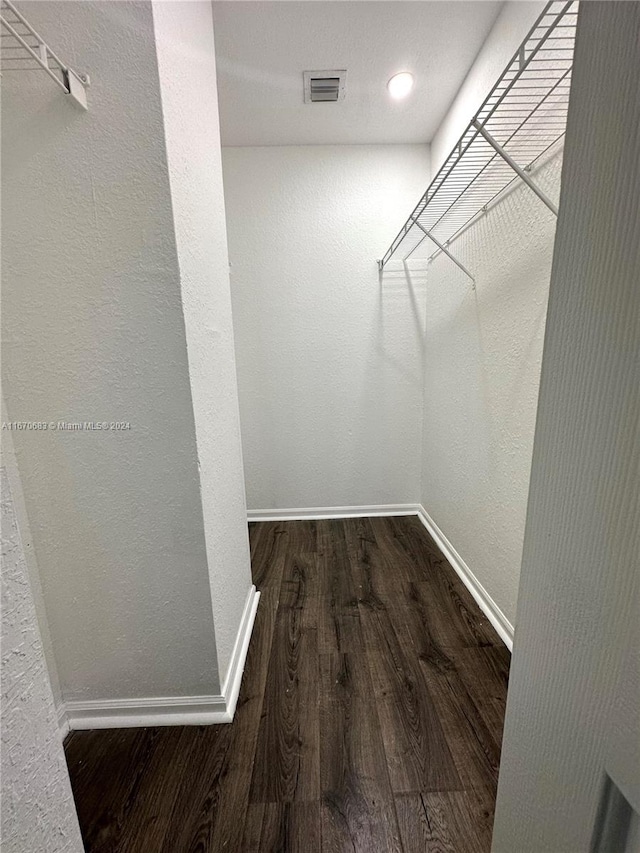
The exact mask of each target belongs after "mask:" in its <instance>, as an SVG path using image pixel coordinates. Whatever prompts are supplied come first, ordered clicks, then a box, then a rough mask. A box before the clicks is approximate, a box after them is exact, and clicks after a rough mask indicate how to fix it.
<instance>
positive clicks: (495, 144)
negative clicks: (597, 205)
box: [471, 118, 558, 216]
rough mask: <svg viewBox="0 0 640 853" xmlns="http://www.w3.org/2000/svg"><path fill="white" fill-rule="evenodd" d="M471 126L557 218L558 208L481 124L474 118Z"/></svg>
mask: <svg viewBox="0 0 640 853" xmlns="http://www.w3.org/2000/svg"><path fill="white" fill-rule="evenodd" d="M471 124H472V125H473V126H474V127H475V129H476V130H477V131H478V133H480V134H481V135H482V136H483V137H484V138H485V139H486V140H487V142H488V143H489V145H490V146H491V147H492V148H494V149H495V150H496V151H497V152H498V154H499V155H500V156H501V157H502V159H503V160H504V161H505V163H508V164H509V166H511V168H512V169H513V171H514V172H515V173H516V174H517V175H518V177H520V178H522V180H523V181H524V182H525V184H526V185H527V186H528V187H529V188H530V189H532V190H533V191H534V193H535V194H536V195H537V196H538V198H539V199H541V200H542V201H543V202H544V203H545V204H546V205H547V207H548V208H549V210H550V211H551V212H552V213H553V214H555V215H556V216H557V215H558V208H557V207H556V205H555V204H554V203H553V202H552V201H551V199H550V198H549V196H548V195H547V194H546V193H544V192H543V191H542V190H541V189H540V187H539V186H538V185H537V184H535V183H534V182H533V181H532V180H531V178H530V177H529V175H527V173H526V172H525V170H524V169H521V168H520V166H518V164H517V163H516V161H515V160H514V159H513V157H511V156H510V155H509V154H507V152H506V151H505V150H504V148H503V147H502V145H500V143H499V142H496V140H495V139H494V138H493V136H491V134H490V133H489V131H488V130H486V129H485V128H484V126H483V125H482V124H480V122H479V121H478V119H477V118H474V120H473V121H472V122H471Z"/></svg>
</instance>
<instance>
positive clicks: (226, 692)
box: [222, 584, 260, 722]
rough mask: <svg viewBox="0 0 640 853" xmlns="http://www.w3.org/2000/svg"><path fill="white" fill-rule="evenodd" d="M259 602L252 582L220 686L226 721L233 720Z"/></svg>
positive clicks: (258, 596)
mask: <svg viewBox="0 0 640 853" xmlns="http://www.w3.org/2000/svg"><path fill="white" fill-rule="evenodd" d="M259 603H260V593H259V592H258V590H257V589H256V588H255V586H254V585H253V584H252V585H251V589H250V590H249V594H248V595H247V600H246V601H245V605H244V610H243V611H242V618H241V619H240V626H239V628H238V633H237V634H236V641H235V643H234V646H233V652H232V653H231V660H230V661H229V666H228V668H227V675H226V678H225V680H224V684H223V686H222V695H223V696H224V701H225V704H226V707H227V714H228V715H229V720H228V722H231V721H232V720H233V716H234V714H235V712H236V705H237V704H238V694H239V693H240V685H241V683H242V674H243V672H244V665H245V663H246V660H247V652H248V651H249V642H250V640H251V634H252V633H253V623H254V622H255V620H256V613H257V612H258V604H259Z"/></svg>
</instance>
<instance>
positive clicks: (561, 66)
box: [378, 0, 578, 281]
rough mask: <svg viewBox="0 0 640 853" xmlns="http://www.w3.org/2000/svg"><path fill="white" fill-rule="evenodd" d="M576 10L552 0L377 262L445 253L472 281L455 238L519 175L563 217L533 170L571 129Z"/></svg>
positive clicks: (572, 0)
mask: <svg viewBox="0 0 640 853" xmlns="http://www.w3.org/2000/svg"><path fill="white" fill-rule="evenodd" d="M577 11H578V0H550V2H548V3H547V5H546V6H545V8H544V9H543V11H542V13H541V14H540V16H539V17H538V19H537V20H536V22H535V24H534V25H533V27H532V28H531V30H530V31H529V33H528V35H527V36H526V38H525V39H524V41H523V42H522V44H521V45H520V47H519V48H518V50H517V51H516V53H515V54H514V56H513V58H512V59H511V62H510V63H509V64H508V65H507V67H506V68H505V70H504V71H503V72H502V74H501V76H500V77H499V79H498V81H497V82H496V84H495V86H494V87H493V89H492V90H491V92H490V93H489V95H488V96H487V98H486V99H485V101H484V102H483V104H482V106H481V107H480V109H479V110H478V112H477V113H476V115H475V116H474V117H473V118H472V120H471V121H470V122H469V124H468V126H467V129H466V130H465V132H464V133H463V134H462V136H461V137H460V139H459V140H458V142H457V143H456V145H455V146H454V148H453V150H452V151H451V153H450V154H449V156H448V157H447V159H446V160H445V161H444V164H443V165H442V167H441V168H440V169H439V171H438V173H437V174H436V176H435V177H434V179H433V180H432V181H431V183H430V185H429V187H428V189H427V191H426V192H425V194H424V195H423V196H422V198H421V199H420V201H419V202H418V204H417V205H416V207H415V209H414V210H413V212H412V213H411V215H410V216H409V218H408V219H407V221H406V222H405V224H404V225H403V226H402V228H401V229H400V232H399V233H398V235H397V236H396V238H395V239H394V241H393V242H392V244H391V245H390V246H389V248H388V250H387V251H386V253H385V255H384V256H383V257H382V259H381V260H379V261H378V269H379V270H380V272H381V273H382V271H383V270H384V268H385V266H386V264H387V263H388V262H389V261H390V260H391V259H393V258H401V259H402V260H405V261H406V260H408V259H409V257H411V256H413V257H414V258H424V259H426V260H427V261H431V260H433V259H434V258H435V257H436V256H437V255H439V254H440V253H441V252H442V253H444V254H445V255H447V257H448V258H449V259H450V260H451V261H453V262H454V263H455V264H457V266H458V267H459V268H460V269H461V270H462V271H463V272H464V273H465V274H466V275H468V276H469V278H470V279H471V280H472V281H473V275H472V273H471V272H470V271H469V270H468V269H467V268H466V267H465V266H464V264H462V263H461V262H460V261H459V260H458V258H456V257H455V255H454V254H453V253H452V252H451V251H450V246H451V243H452V242H453V241H454V240H455V239H456V238H457V237H459V236H460V235H461V234H462V232H463V231H465V230H466V228H468V227H469V226H470V225H471V224H472V223H473V222H474V221H475V220H476V218H477V217H479V216H481V215H482V214H484V213H486V211H487V210H488V208H489V206H490V205H492V203H493V202H495V201H497V200H498V199H499V198H500V197H501V196H502V194H503V193H504V191H505V190H506V189H507V188H508V187H511V186H512V185H513V184H514V182H516V181H518V179H520V180H522V181H523V182H524V183H525V184H526V185H527V186H528V187H529V188H530V189H531V190H532V191H533V192H534V193H535V194H536V195H537V196H538V198H539V199H540V200H541V201H542V202H544V204H545V205H546V206H547V207H548V208H549V210H551V211H552V212H553V213H554V214H555V215H556V216H557V215H558V208H557V205H556V204H555V202H554V201H553V200H552V199H550V198H549V197H548V196H547V194H546V193H545V192H544V191H543V190H542V189H541V188H540V187H539V186H538V184H537V183H536V182H535V181H534V180H533V179H532V177H531V174H530V172H531V169H532V167H533V166H534V165H535V164H536V163H537V162H538V161H540V158H542V156H543V155H544V154H546V153H547V152H550V151H551V150H553V149H554V147H555V146H556V143H559V142H560V141H561V140H562V138H563V136H564V133H565V129H566V124H567V111H568V104H569V93H570V88H571V70H572V66H573V49H574V45H575V34H576V23H577ZM432 243H433V244H434V245H435V246H437V250H436V251H435V252H433V250H432V249H431V248H430V246H431V244H432ZM426 247H429V250H428V251H427V250H426Z"/></svg>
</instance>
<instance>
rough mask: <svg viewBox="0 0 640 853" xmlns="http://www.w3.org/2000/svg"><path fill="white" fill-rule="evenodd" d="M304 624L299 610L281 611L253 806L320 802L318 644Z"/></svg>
mask: <svg viewBox="0 0 640 853" xmlns="http://www.w3.org/2000/svg"><path fill="white" fill-rule="evenodd" d="M303 623H304V619H303V615H302V612H301V611H300V610H299V609H298V608H295V607H283V606H282V605H281V606H280V607H278V613H277V617H276V626H275V631H274V638H273V643H272V650H271V658H270V661H269V669H268V674H267V683H266V689H265V696H264V702H263V707H262V718H261V720H260V732H259V736H258V744H257V749H256V758H255V767H254V774H253V780H252V784H251V802H252V803H261V802H264V803H271V802H274V803H284V802H291V801H294V800H307V801H308V800H318V799H319V795H320V764H319V762H320V754H319V753H320V744H319V714H318V651H317V649H318V644H317V633H316V631H315V630H313V629H305V628H304V624H303Z"/></svg>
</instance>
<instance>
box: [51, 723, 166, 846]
mask: <svg viewBox="0 0 640 853" xmlns="http://www.w3.org/2000/svg"><path fill="white" fill-rule="evenodd" d="M107 734H108V737H106V736H105V735H107ZM180 734H181V732H180V730H177V729H174V730H172V731H170V732H168V731H167V730H166V729H158V728H153V729H151V728H149V729H118V730H115V731H114V732H108V733H106V732H104V731H82V732H73V733H72V735H71V737H70V738H68V740H67V742H66V744H65V748H66V756H67V763H68V766H69V773H70V776H71V779H72V784H73V790H74V794H75V798H76V807H77V810H78V819H79V821H80V823H81V826H82V828H83V837H84V841H85V846H86V848H87V850H90V851H92V853H112V851H113V853H115V851H124V850H125V849H126V847H125V846H124V845H125V844H126V843H129V844H131V843H132V839H131V837H130V835H131V833H130V831H131V828H132V825H134V824H135V823H139V822H140V821H142V822H143V824H144V825H146V824H147V821H148V817H147V816H145V814H144V811H145V808H144V806H143V808H142V810H141V792H143V793H144V790H145V785H146V784H147V782H148V779H149V777H150V776H151V777H155V772H154V771H156V770H157V768H158V767H159V766H161V765H162V762H163V761H165V760H167V761H168V760H170V758H171V755H175V749H176V746H177V743H178V742H179V740H180ZM88 755H90V756H91V761H89V760H87V756H88ZM159 755H160V762H159V760H158V756H159ZM107 785H108V786H109V791H110V794H111V797H110V800H109V802H108V804H106V806H107V807H106V808H105V803H104V791H105V787H106V786H107ZM141 811H142V814H141Z"/></svg>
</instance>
